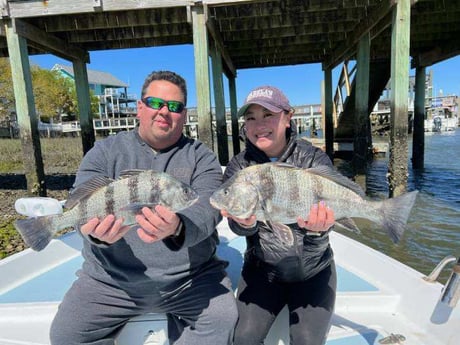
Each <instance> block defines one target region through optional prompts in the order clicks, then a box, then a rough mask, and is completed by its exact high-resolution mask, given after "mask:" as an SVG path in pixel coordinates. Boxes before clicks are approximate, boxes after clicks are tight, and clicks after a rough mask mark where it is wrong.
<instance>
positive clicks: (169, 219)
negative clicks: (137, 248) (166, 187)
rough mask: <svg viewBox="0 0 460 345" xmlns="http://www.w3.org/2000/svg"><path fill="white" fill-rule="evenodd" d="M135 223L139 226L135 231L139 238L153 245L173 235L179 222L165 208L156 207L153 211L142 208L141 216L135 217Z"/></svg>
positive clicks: (177, 218) (174, 215) (175, 215)
mask: <svg viewBox="0 0 460 345" xmlns="http://www.w3.org/2000/svg"><path fill="white" fill-rule="evenodd" d="M136 222H137V223H138V224H139V225H140V226H141V227H140V228H139V229H137V234H138V235H139V238H140V239H141V240H142V241H144V242H146V243H153V242H156V241H161V240H163V239H164V238H166V237H169V236H172V235H174V234H175V232H176V230H177V228H178V226H179V224H180V222H181V220H180V218H179V217H178V216H177V214H176V213H174V212H172V211H171V210H170V209H168V208H167V207H164V206H162V205H157V206H155V208H154V210H152V209H150V208H148V207H143V208H142V214H138V215H137V216H136Z"/></svg>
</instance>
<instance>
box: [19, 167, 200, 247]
mask: <svg viewBox="0 0 460 345" xmlns="http://www.w3.org/2000/svg"><path fill="white" fill-rule="evenodd" d="M196 200H198V194H197V193H196V192H195V191H194V190H193V189H192V188H191V187H190V186H188V185H186V184H184V183H182V182H180V181H179V180H177V179H175V178H174V177H172V176H171V175H169V174H167V173H164V172H157V171H153V170H145V171H142V170H129V171H124V172H122V174H121V176H120V178H119V179H117V180H113V179H111V178H108V177H96V178H94V179H91V180H89V181H87V182H86V183H83V184H81V185H80V186H78V187H77V188H75V189H74V191H73V192H72V194H71V195H70V197H69V198H68V199H67V201H66V203H65V204H64V207H65V208H66V209H68V210H66V211H65V212H63V213H62V214H56V215H49V216H41V217H36V218H28V219H20V220H17V221H16V222H15V226H16V229H17V230H18V231H19V233H20V234H21V236H22V238H23V239H24V242H25V243H26V244H27V245H28V246H30V247H31V248H32V249H34V250H37V251H40V250H42V249H43V248H45V247H46V246H47V245H48V243H49V242H50V241H51V239H52V237H53V236H54V234H55V233H56V232H58V231H59V230H63V229H66V228H69V227H74V226H77V225H82V224H85V223H86V222H87V221H88V220H89V219H91V218H94V217H98V218H104V217H105V216H107V215H109V214H114V215H115V216H116V217H123V218H124V225H134V224H135V223H136V220H135V216H136V214H138V213H140V211H141V209H142V208H143V207H144V206H145V207H150V208H151V207H153V206H155V205H158V204H160V205H163V206H166V207H168V208H169V209H171V210H172V211H174V212H178V211H180V210H182V209H185V208H187V207H189V206H191V205H192V204H193V203H194V202H195V201H196Z"/></svg>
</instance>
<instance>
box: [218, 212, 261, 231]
mask: <svg viewBox="0 0 460 345" xmlns="http://www.w3.org/2000/svg"><path fill="white" fill-rule="evenodd" d="M220 214H221V215H222V216H223V217H227V218H230V219H233V220H234V221H235V222H237V223H238V224H239V225H241V226H242V227H243V228H253V227H254V226H255V225H256V223H257V219H256V216H255V215H252V216H250V217H248V218H237V217H234V216H232V215H231V214H230V213H228V212H227V211H226V210H221V211H220Z"/></svg>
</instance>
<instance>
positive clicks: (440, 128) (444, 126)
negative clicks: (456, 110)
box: [424, 106, 458, 132]
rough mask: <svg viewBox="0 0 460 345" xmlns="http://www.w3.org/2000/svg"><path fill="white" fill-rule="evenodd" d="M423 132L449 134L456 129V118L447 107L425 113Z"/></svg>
mask: <svg viewBox="0 0 460 345" xmlns="http://www.w3.org/2000/svg"><path fill="white" fill-rule="evenodd" d="M427 114H428V117H427V119H426V120H425V123H424V126H425V132H450V131H455V130H456V129H457V128H458V116H457V115H455V114H453V113H452V112H451V111H450V109H449V107H443V106H439V107H435V108H431V109H429V110H428V111H427Z"/></svg>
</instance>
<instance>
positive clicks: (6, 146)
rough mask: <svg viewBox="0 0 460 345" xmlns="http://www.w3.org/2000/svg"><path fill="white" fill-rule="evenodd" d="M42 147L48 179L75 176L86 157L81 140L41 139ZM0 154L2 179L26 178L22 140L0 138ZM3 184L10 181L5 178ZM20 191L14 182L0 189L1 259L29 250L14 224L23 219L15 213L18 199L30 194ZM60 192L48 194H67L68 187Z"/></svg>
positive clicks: (55, 191) (52, 195)
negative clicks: (49, 177) (24, 176)
mask: <svg viewBox="0 0 460 345" xmlns="http://www.w3.org/2000/svg"><path fill="white" fill-rule="evenodd" d="M40 146H41V152H42V159H43V164H44V168H45V174H46V175H47V176H49V175H61V174H62V175H65V174H69V175H71V174H75V173H76V171H77V169H78V166H79V165H80V162H81V159H82V157H83V149H82V142H81V138H80V137H77V138H68V137H65V138H41V139H40ZM0 152H1V155H0V178H1V175H4V177H8V176H9V175H24V167H23V155H22V147H21V141H20V139H0ZM5 175H6V176H5ZM3 181H11V179H8V178H5V179H4V180H3ZM21 188H22V187H18V186H17V185H14V184H13V183H11V182H2V183H1V186H0V205H1V206H0V208H1V209H2V212H1V214H0V259H2V258H4V257H6V256H8V255H11V254H14V253H16V252H19V251H21V250H23V249H25V248H26V246H25V244H24V242H23V241H22V238H21V236H20V235H19V233H18V232H17V231H16V229H15V228H14V224H13V223H14V221H15V220H16V219H18V218H19V217H21V216H19V215H18V214H16V212H15V210H14V202H15V200H16V199H17V198H18V197H23V196H26V194H27V191H26V190H23V189H21ZM55 188H56V187H55ZM59 189H60V188H59V186H58V187H57V189H56V190H53V191H48V194H49V195H48V196H51V197H58V196H56V195H67V194H66V193H67V189H66V187H65V186H62V191H61V192H62V193H61V194H58V193H59V192H60V191H59ZM58 198H59V197H58Z"/></svg>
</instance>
